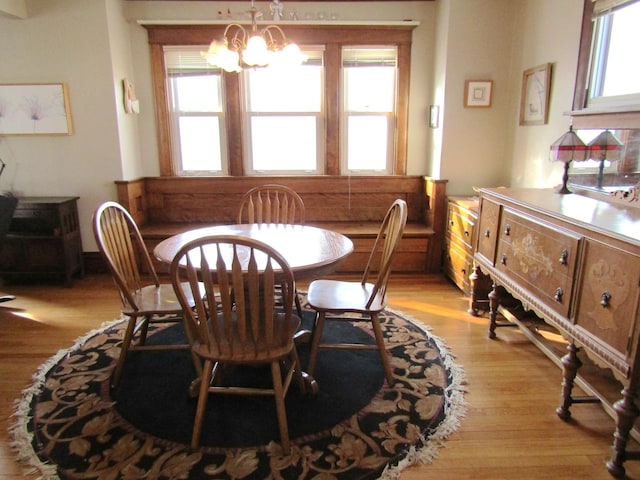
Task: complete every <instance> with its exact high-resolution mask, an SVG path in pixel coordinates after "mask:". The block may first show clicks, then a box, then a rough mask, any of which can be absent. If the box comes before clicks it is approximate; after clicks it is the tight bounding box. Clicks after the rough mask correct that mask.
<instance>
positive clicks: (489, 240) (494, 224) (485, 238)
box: [476, 198, 501, 265]
mask: <svg viewBox="0 0 640 480" xmlns="http://www.w3.org/2000/svg"><path fill="white" fill-rule="evenodd" d="M500 210H501V207H500V205H499V204H498V203H495V202H492V201H491V200H488V199H487V198H483V199H482V201H481V203H480V217H479V222H478V234H477V237H478V241H477V248H476V254H477V255H479V256H482V257H484V258H485V259H486V260H487V261H488V262H489V263H490V264H491V265H493V264H494V263H495V261H496V248H497V245H498V227H499V223H500Z"/></svg>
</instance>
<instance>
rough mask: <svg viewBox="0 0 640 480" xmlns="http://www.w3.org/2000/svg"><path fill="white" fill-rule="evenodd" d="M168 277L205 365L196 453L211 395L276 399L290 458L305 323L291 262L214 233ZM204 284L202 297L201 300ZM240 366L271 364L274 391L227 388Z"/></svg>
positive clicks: (196, 243) (192, 247) (187, 249)
mask: <svg viewBox="0 0 640 480" xmlns="http://www.w3.org/2000/svg"><path fill="white" fill-rule="evenodd" d="M205 252H207V253H205ZM212 256H213V259H211V257H212ZM170 275H171V281H172V283H173V285H174V287H175V288H176V291H177V296H178V299H179V300H180V303H182V305H183V307H184V308H185V322H188V324H189V328H190V330H191V331H192V332H194V342H193V344H192V348H193V351H194V352H195V354H196V355H197V356H198V357H200V359H201V360H202V361H203V363H204V366H203V368H202V375H201V378H200V391H199V394H198V404H197V407H196V416H195V420H194V425H193V433H192V437H191V446H192V448H196V447H198V445H199V443H200V437H201V433H202V422H203V419H204V414H205V409H206V405H207V399H208V396H209V394H210V393H215V394H234V395H272V396H273V397H274V398H275V404H276V412H277V418H278V428H279V431H280V441H281V444H282V449H283V451H284V452H285V453H288V452H289V449H290V441H289V429H288V426H287V414H286V410H285V403H284V401H285V396H286V394H287V392H288V390H289V386H290V385H291V382H292V380H293V379H295V381H296V382H297V384H298V387H299V388H300V389H301V391H303V392H304V391H305V385H304V381H303V378H302V372H301V368H300V361H299V359H298V354H297V351H296V346H295V342H294V334H295V333H296V331H297V330H298V329H299V327H300V319H299V318H298V317H297V316H295V315H293V313H292V309H293V299H292V298H291V297H292V295H293V292H294V291H295V280H294V277H293V272H292V271H291V269H290V268H289V265H288V263H287V261H286V260H285V259H284V257H282V256H281V255H280V254H279V253H278V252H276V251H275V250H273V249H272V248H271V247H269V246H267V245H266V244H264V243H262V242H259V241H257V240H252V239H250V238H246V237H240V236H235V235H219V236H215V235H214V236H209V237H204V238H200V239H197V240H193V241H191V242H190V243H188V244H186V245H184V246H183V247H182V248H181V249H180V250H179V251H178V252H177V254H176V256H175V257H174V260H173V262H172V264H171V268H170ZM182 279H186V280H187V281H188V282H189V284H190V285H191V287H192V297H193V298H195V308H194V309H193V310H190V309H188V308H187V307H188V306H189V305H190V298H191V297H189V296H188V295H187V293H186V292H185V291H184V290H182V289H181V288H180V286H181V281H182ZM199 279H201V280H202V282H203V283H204V286H205V293H204V295H199V294H198V281H199ZM276 287H279V289H278V288H276ZM280 295H283V296H284V300H285V301H284V305H282V306H281V307H280V306H277V305H276V302H277V300H278V298H279V296H280ZM239 365H252V366H254V365H269V366H270V369H271V381H272V382H271V383H272V385H271V386H268V388H264V385H263V386H252V385H246V384H245V385H242V386H232V385H228V384H227V383H225V378H223V377H224V375H223V371H225V370H226V369H227V368H228V367H233V366H239ZM227 382H228V383H230V381H229V379H228V378H227Z"/></svg>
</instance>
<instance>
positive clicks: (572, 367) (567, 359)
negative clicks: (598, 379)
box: [556, 343, 582, 420]
mask: <svg viewBox="0 0 640 480" xmlns="http://www.w3.org/2000/svg"><path fill="white" fill-rule="evenodd" d="M567 350H569V353H567V354H566V355H565V356H564V357H562V366H563V369H562V373H563V378H562V397H561V399H560V400H561V405H560V406H559V407H558V408H556V413H557V414H558V416H559V417H560V418H561V419H562V420H568V419H569V418H571V412H570V410H569V408H570V407H571V404H572V403H573V398H572V397H571V391H572V390H573V382H574V380H575V378H576V375H577V374H578V370H579V369H580V367H581V366H582V362H581V361H580V359H579V358H578V351H579V348H578V347H576V346H575V344H574V343H570V344H569V346H568V347H567Z"/></svg>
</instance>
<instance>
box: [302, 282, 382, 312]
mask: <svg viewBox="0 0 640 480" xmlns="http://www.w3.org/2000/svg"><path fill="white" fill-rule="evenodd" d="M373 288H374V285H373V284H371V283H365V284H364V285H363V284H362V283H360V282H345V281H339V280H314V281H313V282H311V284H310V285H309V292H308V293H307V301H308V302H309V305H310V306H311V307H312V308H313V309H314V310H316V311H321V312H334V313H339V312H347V311H348V312H360V313H367V312H381V311H382V310H384V296H383V295H381V294H378V295H376V296H375V298H374V299H373V301H372V302H371V305H370V306H369V307H367V302H368V301H369V298H370V297H371V292H372V291H373Z"/></svg>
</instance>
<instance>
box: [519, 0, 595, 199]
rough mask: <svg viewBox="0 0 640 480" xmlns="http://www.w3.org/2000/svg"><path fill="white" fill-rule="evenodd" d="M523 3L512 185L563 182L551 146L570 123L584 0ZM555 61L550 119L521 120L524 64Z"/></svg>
mask: <svg viewBox="0 0 640 480" xmlns="http://www.w3.org/2000/svg"><path fill="white" fill-rule="evenodd" d="M516 3H517V4H518V12H517V18H518V28H517V30H516V34H517V35H515V36H514V43H515V45H516V48H515V49H514V52H515V55H514V59H513V65H514V66H513V74H512V76H513V78H512V82H511V90H510V98H511V99H512V100H511V102H510V112H509V122H510V124H511V125H514V126H515V128H514V131H513V134H512V135H510V139H511V140H510V141H511V145H510V155H509V156H510V159H511V162H512V163H511V185H512V186H514V187H553V186H555V185H559V184H561V182H562V167H563V165H562V164H561V163H558V162H556V163H551V162H550V161H549V146H550V145H551V144H552V143H553V142H554V141H555V140H556V139H557V138H559V137H560V136H561V135H562V134H563V133H565V132H566V131H567V130H568V129H569V125H570V123H571V119H570V117H568V116H567V115H565V113H566V112H568V111H569V110H571V105H572V100H573V89H574V82H575V75H576V69H577V66H578V47H579V45H580V28H581V22H582V6H583V2H582V0H526V1H522V2H516ZM547 62H550V63H552V64H553V65H552V77H551V90H550V92H551V97H550V100H549V122H548V124H546V125H528V126H520V125H519V119H520V93H521V88H522V74H523V72H524V71H525V70H527V69H529V68H532V67H536V66H538V65H542V64H544V63H547Z"/></svg>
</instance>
